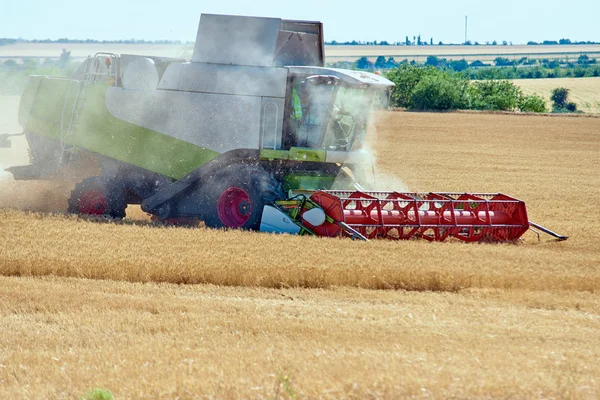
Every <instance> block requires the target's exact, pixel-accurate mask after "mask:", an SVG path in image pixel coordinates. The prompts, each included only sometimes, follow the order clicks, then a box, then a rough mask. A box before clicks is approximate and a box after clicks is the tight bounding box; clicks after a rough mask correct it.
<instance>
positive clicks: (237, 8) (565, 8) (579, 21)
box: [0, 0, 600, 44]
mask: <svg viewBox="0 0 600 400" xmlns="http://www.w3.org/2000/svg"><path fill="white" fill-rule="evenodd" d="M6 1H7V2H8V4H6ZM2 3H3V4H2V6H0V37H22V38H25V39H45V38H50V39H58V38H61V37H68V38H72V39H87V38H91V39H100V40H101V39H107V40H110V39H130V38H135V39H146V40H157V39H169V40H182V41H188V40H189V41H193V40H195V37H196V30H197V26H198V20H199V17H200V14H201V13H203V12H204V13H217V14H238V15H257V16H274V17H282V18H290V19H306V20H319V21H323V22H324V23H325V39H326V40H328V41H330V40H338V41H345V40H352V39H356V40H364V41H373V40H378V41H380V40H387V41H391V42H392V41H403V40H404V38H405V36H407V35H409V36H410V37H412V36H415V35H418V34H419V33H420V34H421V36H422V38H423V39H425V40H429V38H431V37H433V39H434V42H435V43H437V42H439V41H440V40H441V41H443V42H445V43H460V42H462V41H463V40H464V18H465V15H468V17H469V34H468V37H469V39H471V40H473V41H479V42H480V43H484V42H486V41H493V40H497V41H498V42H501V41H503V40H506V41H509V42H513V43H514V44H517V43H525V42H527V41H528V40H534V41H541V40H545V39H551V40H558V39H560V38H562V37H565V38H570V39H571V40H593V41H600V21H599V18H600V0H573V1H570V2H569V1H564V0H560V1H556V0H520V1H516V0H504V1H496V2H487V1H486V2H484V1H474V0H464V1H460V0H456V1H447V0H429V1H417V0H415V1H411V2H406V1H400V0H396V1H383V0H380V1H373V0H370V1H363V2H358V1H349V0H348V1H340V0H329V1H328V0H278V1H274V0H268V1H256V0H255V1H243V0H221V1H218V0H212V1H204V0H195V1H194V0H169V1H161V2H153V1H142V0H131V1H128V0H120V1H116V0H101V1H86V0H83V1H82V0H77V1H75V0H53V1H51V2H50V1H48V0H21V1H15V0H4V1H2Z"/></svg>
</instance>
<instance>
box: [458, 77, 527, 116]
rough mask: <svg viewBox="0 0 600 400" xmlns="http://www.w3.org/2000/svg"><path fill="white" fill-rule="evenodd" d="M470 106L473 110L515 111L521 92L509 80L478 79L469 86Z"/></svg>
mask: <svg viewBox="0 0 600 400" xmlns="http://www.w3.org/2000/svg"><path fill="white" fill-rule="evenodd" d="M469 95H470V98H471V108H473V109H474V110H489V111H515V110H517V109H518V108H519V105H520V104H521V102H522V99H523V92H522V91H521V89H520V88H519V87H517V86H516V85H515V84H514V83H512V82H509V81H506V80H504V81H479V82H473V83H472V84H471V85H470V86H469Z"/></svg>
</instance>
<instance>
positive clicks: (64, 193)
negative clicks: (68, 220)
mask: <svg viewBox="0 0 600 400" xmlns="http://www.w3.org/2000/svg"><path fill="white" fill-rule="evenodd" d="M18 107H19V96H2V95H0V134H3V133H20V132H21V131H22V128H21V127H20V126H19V124H18V122H17V114H18ZM10 141H11V144H12V146H11V148H8V149H6V148H0V209H2V208H12V209H19V210H26V211H39V212H61V213H62V212H66V210H67V201H68V198H69V194H70V192H71V190H72V188H73V186H74V184H73V183H71V182H69V181H66V180H61V181H15V180H14V179H13V176H12V174H11V173H10V172H8V171H6V169H7V168H9V167H11V166H16V165H27V164H29V153H28V146H27V141H26V139H25V137H23V136H17V137H12V138H10Z"/></svg>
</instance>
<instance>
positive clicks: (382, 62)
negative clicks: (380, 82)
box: [375, 56, 387, 69]
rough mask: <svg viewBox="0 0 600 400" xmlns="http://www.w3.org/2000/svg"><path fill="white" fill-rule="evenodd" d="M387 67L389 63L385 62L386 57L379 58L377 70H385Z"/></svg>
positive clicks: (376, 63)
mask: <svg viewBox="0 0 600 400" xmlns="http://www.w3.org/2000/svg"><path fill="white" fill-rule="evenodd" d="M386 67H387V61H386V60H385V57H384V56H379V57H377V60H375V68H377V69H384V68H386Z"/></svg>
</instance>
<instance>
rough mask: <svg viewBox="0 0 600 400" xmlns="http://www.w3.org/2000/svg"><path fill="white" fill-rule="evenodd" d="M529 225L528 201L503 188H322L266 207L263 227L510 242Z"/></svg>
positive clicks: (367, 235) (360, 235)
mask: <svg viewBox="0 0 600 400" xmlns="http://www.w3.org/2000/svg"><path fill="white" fill-rule="evenodd" d="M530 227H534V228H537V229H539V230H540V231H542V232H544V233H547V234H549V235H552V236H554V237H556V238H557V239H559V240H566V239H567V237H566V236H561V235H558V234H556V233H554V232H552V231H550V230H548V229H546V228H543V227H541V226H540V225H537V224H535V223H532V222H529V220H528V218H527V210H526V207H525V203H524V202H523V201H521V200H518V199H515V198H513V197H510V196H507V195H505V194H501V193H495V194H479V193H478V194H469V193H399V192H363V191H334V190H319V191H315V192H313V193H312V194H310V195H307V194H300V195H298V196H295V197H292V198H290V199H288V200H282V201H277V202H276V203H275V205H273V206H267V207H266V209H265V212H264V213H263V220H262V224H261V230H262V231H266V232H287V233H295V234H312V235H316V236H327V237H339V236H347V237H353V238H357V239H362V240H370V239H390V240H408V239H416V238H421V239H425V240H428V241H443V240H446V239H448V238H455V239H458V240H461V241H464V242H509V241H514V240H517V239H519V238H520V237H521V236H522V235H523V234H524V233H525V232H526V231H527V230H528V229H530Z"/></svg>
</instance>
